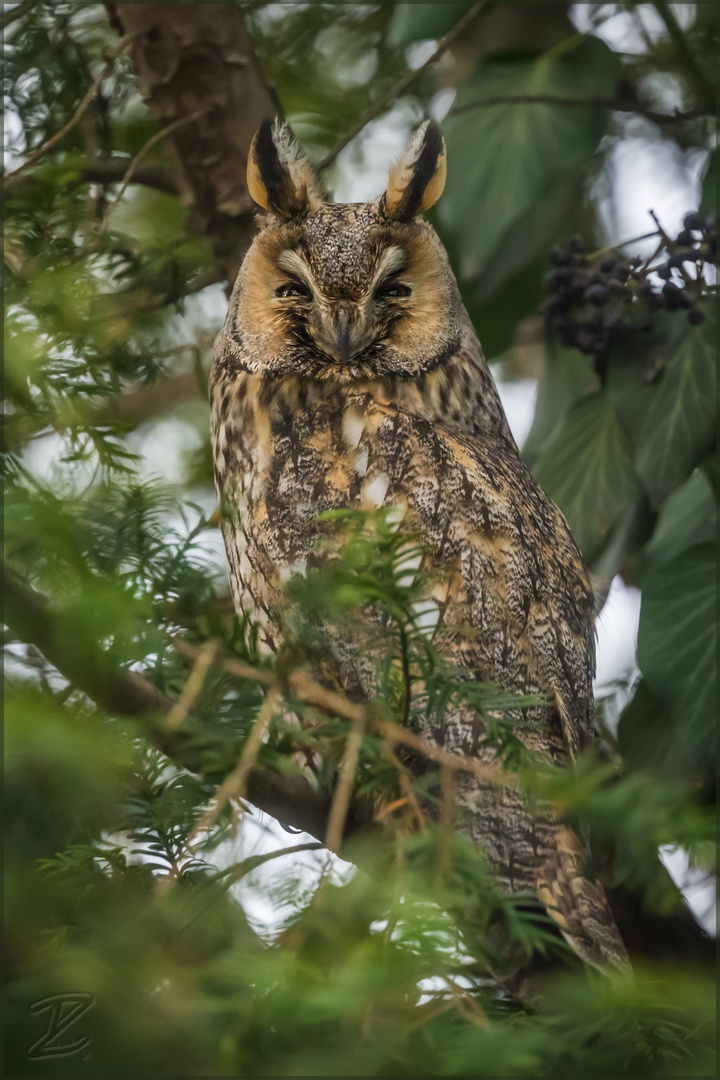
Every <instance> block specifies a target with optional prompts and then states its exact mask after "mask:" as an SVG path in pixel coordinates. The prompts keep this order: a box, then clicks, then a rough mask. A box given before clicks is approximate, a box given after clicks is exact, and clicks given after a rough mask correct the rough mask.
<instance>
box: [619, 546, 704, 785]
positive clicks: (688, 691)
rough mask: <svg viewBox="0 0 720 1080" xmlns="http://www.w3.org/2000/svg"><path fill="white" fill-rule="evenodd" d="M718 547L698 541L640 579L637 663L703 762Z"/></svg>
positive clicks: (691, 751) (689, 747)
mask: <svg viewBox="0 0 720 1080" xmlns="http://www.w3.org/2000/svg"><path fill="white" fill-rule="evenodd" d="M716 564H717V547H716V545H714V544H700V545H698V546H697V547H693V548H690V549H689V550H688V551H685V552H683V553H682V554H681V555H679V556H677V557H676V558H674V559H672V560H671V561H670V562H667V563H665V564H663V565H662V566H657V567H654V568H653V569H651V570H650V571H648V573H647V574H646V575H645V577H644V579H643V593H642V605H641V608H640V626H639V629H638V663H639V665H640V670H641V671H642V673H643V675H644V677H645V680H646V681H647V684H648V687H649V689H650V690H651V691H652V693H653V694H655V695H656V696H657V697H659V698H660V699H661V700H663V701H666V702H667V703H668V705H669V707H670V709H671V710H672V712H673V714H674V716H675V718H676V722H677V723H678V725H679V728H678V730H679V733H680V737H681V738H682V740H683V743H684V744H685V746H686V748H687V752H688V754H689V755H690V756H691V757H692V759H693V760H695V761H696V762H698V763H702V764H706V763H707V761H708V760H710V759H712V758H713V756H714V747H715V719H716V714H715V702H716V698H715V680H716V668H715V663H716V626H715V603H716V592H715V588H716Z"/></svg>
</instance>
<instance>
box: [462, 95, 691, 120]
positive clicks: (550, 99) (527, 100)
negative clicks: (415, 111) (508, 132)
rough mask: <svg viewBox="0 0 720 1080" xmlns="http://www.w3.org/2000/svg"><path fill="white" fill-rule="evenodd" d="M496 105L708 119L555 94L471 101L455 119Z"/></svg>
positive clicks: (676, 118)
mask: <svg viewBox="0 0 720 1080" xmlns="http://www.w3.org/2000/svg"><path fill="white" fill-rule="evenodd" d="M493 105H562V106H564V107H566V108H579V109H587V108H596V109H611V110H613V111H614V112H632V113H637V114H638V116H644V117H646V118H647V119H648V120H652V121H653V122H654V123H656V124H682V123H684V122H685V121H686V120H698V119H699V118H700V117H702V116H707V115H708V111H707V109H690V110H689V111H688V112H674V113H659V112H653V111H652V110H651V109H643V108H642V106H640V105H638V104H636V103H633V102H626V101H620V100H616V99H615V98H564V97H556V96H555V95H554V94H507V95H501V96H499V97H491V98H484V99H483V100H482V101H469V102H467V103H466V104H465V105H457V106H455V107H454V108H452V109H451V110H450V115H451V116H457V115H459V114H460V113H464V112H467V111H468V110H470V109H487V108H490V107H491V106H493Z"/></svg>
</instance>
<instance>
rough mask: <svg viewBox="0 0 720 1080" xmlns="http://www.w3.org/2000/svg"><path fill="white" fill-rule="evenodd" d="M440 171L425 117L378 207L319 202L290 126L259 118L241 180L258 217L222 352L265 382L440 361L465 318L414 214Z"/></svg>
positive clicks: (440, 146) (376, 373) (435, 139)
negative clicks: (264, 376)
mask: <svg viewBox="0 0 720 1080" xmlns="http://www.w3.org/2000/svg"><path fill="white" fill-rule="evenodd" d="M445 174H446V152H445V143H444V140H443V137H442V134H441V133H440V129H439V128H438V126H437V124H435V123H434V121H427V122H426V123H424V124H423V125H422V126H421V127H419V128H418V129H417V131H416V132H415V133H414V134H413V136H412V137H411V139H410V141H409V142H408V144H407V146H406V148H405V150H404V151H403V153H402V154H401V156H400V158H399V159H398V161H397V162H396V163H395V164H394V165H392V166H391V168H390V175H389V180H388V186H387V189H386V191H385V192H384V193H383V194H382V195H381V196H380V198H379V199H378V200H377V201H375V202H369V203H329V202H325V201H324V200H323V198H322V195H321V188H320V184H319V183H318V180H317V178H316V176H315V175H314V173H313V171H312V169H311V167H310V165H309V164H308V162H307V161H306V160H304V159H303V158H302V157H301V156H300V155H299V153H298V150H297V146H296V144H295V142H294V140H293V138H292V135H291V133H290V131H289V129H288V128H287V127H286V126H284V125H282V124H280V123H278V122H275V124H272V123H271V122H270V121H266V122H265V123H264V124H263V125H262V127H261V128H260V130H259V131H258V132H257V134H256V135H255V138H254V139H253V142H252V146H251V149H250V155H249V160H248V173H247V184H248V191H249V192H250V195H251V197H252V198H253V200H254V201H255V203H257V205H258V206H259V207H260V208H261V210H262V211H264V213H263V214H262V216H261V218H260V226H261V227H260V232H259V233H258V235H257V236H256V238H255V240H254V241H253V243H252V246H251V247H250V250H249V251H248V254H247V256H246V258H245V261H244V263H243V265H242V268H241V270H240V273H239V275H238V281H237V284H236V286H235V290H234V293H233V297H232V300H231V303H230V311H229V314H228V321H227V323H226V326H225V341H226V342H227V344H228V346H229V350H228V352H229V353H230V354H234V355H235V356H238V357H240V356H242V361H243V364H244V366H246V367H247V366H250V368H251V369H252V370H253V371H257V372H263V373H266V374H268V375H278V376H279V375H286V374H297V375H301V376H307V377H310V378H313V379H320V380H325V379H327V380H336V381H341V382H347V381H350V380H355V379H366V378H379V377H384V376H387V375H392V374H397V375H417V374H419V373H420V372H422V371H424V370H431V369H433V368H434V367H437V366H438V365H439V364H441V363H442V362H443V360H444V359H445V358H446V357H448V356H449V355H451V354H452V352H453V351H455V349H456V348H457V343H458V339H459V335H460V332H461V327H462V325H463V322H464V311H463V307H462V303H461V301H460V297H459V293H458V289H457V285H456V283H455V279H454V277H453V275H452V272H451V270H450V267H449V264H448V259H447V255H446V253H445V250H444V248H443V246H442V244H441V243H440V240H439V238H438V236H437V234H436V233H435V231H434V230H433V229H432V228H431V227H430V226H429V225H428V224H426V223H425V222H423V221H421V220H419V218H418V215H419V214H421V213H422V212H423V211H425V210H427V209H428V208H429V207H430V206H432V205H433V203H434V202H435V201H436V200H437V199H438V198H439V197H440V195H441V193H442V190H443V187H444V185H445Z"/></svg>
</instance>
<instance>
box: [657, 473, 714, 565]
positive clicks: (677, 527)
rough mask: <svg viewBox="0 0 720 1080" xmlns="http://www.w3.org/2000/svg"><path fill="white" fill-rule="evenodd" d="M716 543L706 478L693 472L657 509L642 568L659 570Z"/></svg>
mask: <svg viewBox="0 0 720 1080" xmlns="http://www.w3.org/2000/svg"><path fill="white" fill-rule="evenodd" d="M716 539H717V503H716V502H715V497H714V493H713V489H712V485H711V483H710V481H709V479H708V477H707V475H706V474H705V473H704V472H703V471H702V470H701V469H696V470H695V472H694V473H693V474H692V476H691V477H690V479H689V480H686V481H685V483H684V484H683V485H682V487H681V488H678V490H677V491H673V493H672V494H671V495H669V496H668V498H667V499H665V501H664V502H663V504H662V506H661V507H660V513H659V515H658V520H657V524H656V526H655V531H654V532H653V534H652V537H651V538H650V541H649V543H648V544H647V545H646V547H645V551H644V553H643V563H644V565H645V566H646V567H651V566H653V567H654V566H661V565H662V564H663V563H666V562H669V561H670V559H673V558H675V556H676V555H679V554H680V552H681V551H684V550H685V549H686V548H689V547H692V546H693V545H695V544H704V543H706V542H708V543H710V542H714V541H715V540H716Z"/></svg>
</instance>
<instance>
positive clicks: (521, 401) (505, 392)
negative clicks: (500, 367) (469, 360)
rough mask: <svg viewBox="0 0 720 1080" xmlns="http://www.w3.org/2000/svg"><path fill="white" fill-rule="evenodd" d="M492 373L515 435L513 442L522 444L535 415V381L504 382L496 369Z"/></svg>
mask: <svg viewBox="0 0 720 1080" xmlns="http://www.w3.org/2000/svg"><path fill="white" fill-rule="evenodd" d="M493 375H494V376H495V383H496V385H497V388H498V393H499V394H500V400H501V402H502V406H503V409H504V410H505V415H506V416H507V418H508V423H509V424H510V430H511V431H512V433H513V435H514V437H515V442H516V443H517V444H518V446H522V444H523V443H524V442H525V440H526V439H527V437H528V434H529V432H530V428H531V427H532V422H533V416H534V415H535V401H536V398H537V382H536V380H535V379H518V380H517V381H514V382H509V381H508V382H504V381H503V380H502V379H501V378H500V377H499V371H497V370H496V371H494V372H493Z"/></svg>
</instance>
